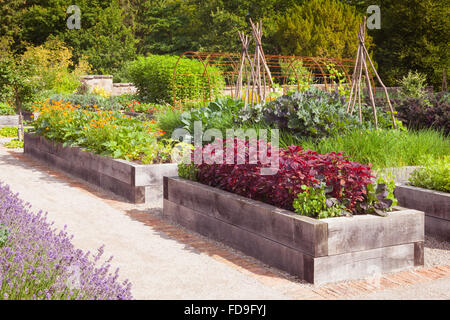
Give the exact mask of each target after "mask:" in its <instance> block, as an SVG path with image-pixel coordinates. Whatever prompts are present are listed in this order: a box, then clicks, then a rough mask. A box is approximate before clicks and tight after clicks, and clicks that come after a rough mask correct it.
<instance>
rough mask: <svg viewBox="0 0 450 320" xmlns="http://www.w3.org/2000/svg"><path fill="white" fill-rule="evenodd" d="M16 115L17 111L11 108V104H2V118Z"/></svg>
mask: <svg viewBox="0 0 450 320" xmlns="http://www.w3.org/2000/svg"><path fill="white" fill-rule="evenodd" d="M13 114H16V110H14V108H13V107H11V106H10V105H9V104H7V103H4V102H0V116H9V115H13Z"/></svg>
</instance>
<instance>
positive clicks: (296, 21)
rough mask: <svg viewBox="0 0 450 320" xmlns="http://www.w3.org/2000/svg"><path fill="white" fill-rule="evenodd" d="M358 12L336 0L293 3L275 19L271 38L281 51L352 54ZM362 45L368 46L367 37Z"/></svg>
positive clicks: (284, 52)
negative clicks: (273, 34) (275, 25)
mask: <svg viewBox="0 0 450 320" xmlns="http://www.w3.org/2000/svg"><path fill="white" fill-rule="evenodd" d="M361 21H362V16H361V15H360V14H358V13H357V11H356V9H355V7H353V6H351V5H348V4H345V3H342V2H339V1H337V0H311V1H307V2H305V3H304V4H302V5H294V6H293V7H292V8H291V9H290V10H288V11H287V13H286V14H284V15H282V16H281V17H280V18H279V19H278V21H277V31H276V33H275V41H276V43H277V44H278V46H279V50H280V52H281V53H282V54H284V55H299V56H327V57H333V58H354V57H355V54H356V50H357V48H358V41H357V32H358V27H359V24H360V23H361ZM366 46H367V47H368V48H369V47H370V37H367V44H366Z"/></svg>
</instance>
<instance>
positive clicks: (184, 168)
mask: <svg viewBox="0 0 450 320" xmlns="http://www.w3.org/2000/svg"><path fill="white" fill-rule="evenodd" d="M197 171H198V169H197V167H196V166H195V165H194V164H193V163H191V164H184V163H178V176H179V177H180V178H183V179H187V180H191V181H197Z"/></svg>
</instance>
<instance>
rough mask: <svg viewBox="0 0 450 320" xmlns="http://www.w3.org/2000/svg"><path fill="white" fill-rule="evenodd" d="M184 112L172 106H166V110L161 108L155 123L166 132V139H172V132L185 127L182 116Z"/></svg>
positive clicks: (157, 112)
mask: <svg viewBox="0 0 450 320" xmlns="http://www.w3.org/2000/svg"><path fill="white" fill-rule="evenodd" d="M182 113H183V111H181V110H179V109H175V108H173V107H172V106H166V107H164V108H159V109H158V110H157V111H156V112H155V113H154V117H155V121H156V124H157V126H158V128H160V129H161V130H162V131H163V132H165V134H164V136H165V137H171V136H172V132H173V131H174V130H175V129H177V128H181V127H182V126H183V122H182V121H181V115H182Z"/></svg>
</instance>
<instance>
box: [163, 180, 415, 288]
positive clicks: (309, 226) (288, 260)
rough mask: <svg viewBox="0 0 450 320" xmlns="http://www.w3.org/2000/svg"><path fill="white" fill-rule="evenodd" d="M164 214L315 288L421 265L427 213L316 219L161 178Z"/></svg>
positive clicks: (227, 193) (239, 197)
mask: <svg viewBox="0 0 450 320" xmlns="http://www.w3.org/2000/svg"><path fill="white" fill-rule="evenodd" d="M163 212H164V215H165V216H166V217H168V218H169V219H171V220H172V221H174V222H176V223H178V224H180V225H182V226H184V227H186V228H188V229H191V230H193V231H196V232H198V233H200V234H202V235H204V236H207V237H210V238H212V239H215V240H218V241H222V242H223V243H225V244H227V245H229V246H231V247H233V248H235V249H238V250H240V251H242V252H244V253H245V254H248V255H250V256H253V257H255V258H257V259H259V260H261V261H262V262H264V263H266V264H268V265H270V266H273V267H276V268H279V269H281V270H284V271H287V272H288V273H290V274H292V275H295V276H298V277H299V278H300V279H304V280H306V281H308V282H311V283H314V284H322V283H326V282H333V281H339V280H347V279H357V278H364V277H368V276H372V275H374V274H381V273H385V272H393V271H398V270H402V269H405V268H408V267H413V266H419V265H423V264H424V252H423V244H424V213H423V212H420V211H416V210H405V209H403V208H399V210H398V211H395V212H393V213H392V214H390V215H389V216H388V217H379V216H373V215H361V216H354V217H352V218H347V217H339V218H330V219H323V220H317V219H313V218H309V217H304V216H300V215H297V214H295V213H294V212H291V211H287V210H283V209H279V208H277V207H274V206H271V205H268V204H265V203H262V202H259V201H254V200H251V199H248V198H245V197H241V196H238V195H235V194H232V193H229V192H226V191H223V190H220V189H217V188H213V187H210V186H206V185H203V184H200V183H197V182H193V181H188V180H184V179H181V178H168V177H164V211H163Z"/></svg>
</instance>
